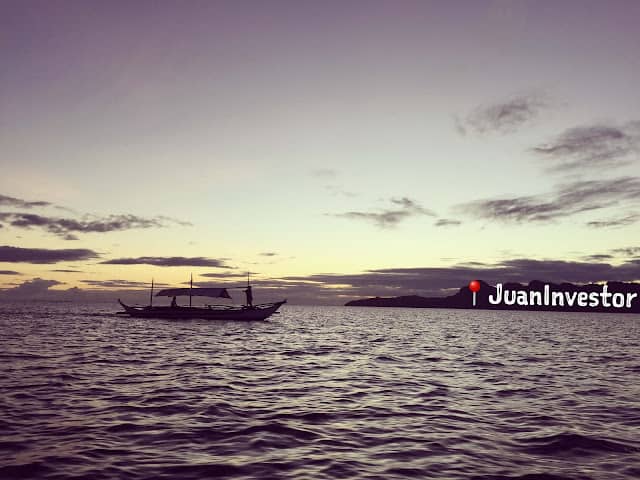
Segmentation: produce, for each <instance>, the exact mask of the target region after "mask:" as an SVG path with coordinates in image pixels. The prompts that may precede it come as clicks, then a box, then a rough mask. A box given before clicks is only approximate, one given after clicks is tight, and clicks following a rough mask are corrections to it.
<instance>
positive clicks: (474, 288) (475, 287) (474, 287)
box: [469, 280, 480, 293]
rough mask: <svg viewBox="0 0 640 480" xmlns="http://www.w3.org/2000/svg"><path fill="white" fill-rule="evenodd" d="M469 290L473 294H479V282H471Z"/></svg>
mask: <svg viewBox="0 0 640 480" xmlns="http://www.w3.org/2000/svg"><path fill="white" fill-rule="evenodd" d="M469 290H471V291H472V292H473V293H476V292H479V291H480V282H479V281H478V280H471V281H470V282H469Z"/></svg>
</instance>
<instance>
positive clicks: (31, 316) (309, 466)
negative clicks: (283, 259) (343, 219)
mask: <svg viewBox="0 0 640 480" xmlns="http://www.w3.org/2000/svg"><path fill="white" fill-rule="evenodd" d="M34 308H35V309H37V311H34ZM112 308H113V307H112V306H104V305H99V306H95V305H92V306H90V305H85V306H74V305H71V304H63V305H54V304H51V305H47V304H41V305H36V306H24V305H9V306H7V307H6V308H3V309H0V334H1V335H2V339H3V345H2V346H3V348H2V349H1V350H0V392H2V395H1V396H0V409H1V410H2V412H3V415H2V416H1V417H0V478H2V479H5V478H6V479H19V478H29V479H38V478H41V479H47V480H56V479H71V478H91V479H97V480H100V479H112V478H131V479H147V478H154V479H176V478H193V479H200V478H233V479H251V478H278V479H288V478H305V479H307V478H313V479H335V478H352V479H378V478H385V479H406V478H446V479H469V478H474V479H505V480H507V479H509V480H516V479H517V480H543V479H545V480H568V479H607V480H608V479H614V480H616V479H620V480H623V479H624V480H627V479H632V478H633V479H635V478H638V477H640V441H639V440H638V434H637V432H638V428H639V427H640V400H638V399H639V398H640V377H639V376H640V364H639V363H638V360H637V348H638V346H640V345H639V343H638V341H637V338H639V337H638V333H640V332H639V328H638V324H637V319H635V318H634V317H633V316H613V315H585V314H557V313H552V312H546V313H534V312H488V311H477V312H476V311H446V310H442V311H440V310H419V309H418V310H414V309H369V308H361V309H357V308H334V307H323V308H320V307H317V308H311V307H304V308H303V307H288V308H285V309H284V310H283V313H282V315H280V316H278V317H277V318H276V319H274V320H272V321H269V322H262V323H234V322H206V321H187V322H178V321H162V320H158V321H154V320H135V319H127V318H122V317H118V316H115V315H113V314H112V313H111V309H112ZM96 312H97V313H96Z"/></svg>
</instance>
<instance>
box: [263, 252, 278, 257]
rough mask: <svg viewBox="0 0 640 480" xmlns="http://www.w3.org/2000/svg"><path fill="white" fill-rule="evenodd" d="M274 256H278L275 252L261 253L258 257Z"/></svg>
mask: <svg viewBox="0 0 640 480" xmlns="http://www.w3.org/2000/svg"><path fill="white" fill-rule="evenodd" d="M276 255H278V254H277V253H276V252H262V253H260V256H262V257H275V256H276Z"/></svg>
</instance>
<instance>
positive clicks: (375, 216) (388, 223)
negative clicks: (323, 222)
mask: <svg viewBox="0 0 640 480" xmlns="http://www.w3.org/2000/svg"><path fill="white" fill-rule="evenodd" d="M391 203H392V204H393V205H394V206H393V207H392V208H388V209H385V210H380V211H377V212H358V211H351V212H344V213H333V214H327V215H330V216H333V217H339V218H347V219H351V220H364V221H368V222H372V223H373V224H374V225H376V226H377V227H380V228H393V227H396V226H397V225H398V224H399V223H400V222H402V221H403V220H406V219H408V218H410V217H415V216H420V215H427V216H432V217H433V216H435V213H434V212H432V211H431V210H428V209H426V208H424V207H422V206H421V205H420V204H418V203H417V202H415V201H413V200H411V199H409V198H407V197H402V198H392V199H391Z"/></svg>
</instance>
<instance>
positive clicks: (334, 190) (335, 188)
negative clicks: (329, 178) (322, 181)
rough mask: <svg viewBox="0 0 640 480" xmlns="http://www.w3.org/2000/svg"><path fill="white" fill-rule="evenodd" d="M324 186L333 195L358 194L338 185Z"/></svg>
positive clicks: (348, 195)
mask: <svg viewBox="0 0 640 480" xmlns="http://www.w3.org/2000/svg"><path fill="white" fill-rule="evenodd" d="M324 188H326V189H327V191H328V192H329V193H330V194H331V195H333V196H334V197H337V196H343V197H349V198H353V197H357V196H358V194H357V193H355V192H350V191H348V190H345V189H344V188H342V187H341V186H340V185H325V186H324Z"/></svg>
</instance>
